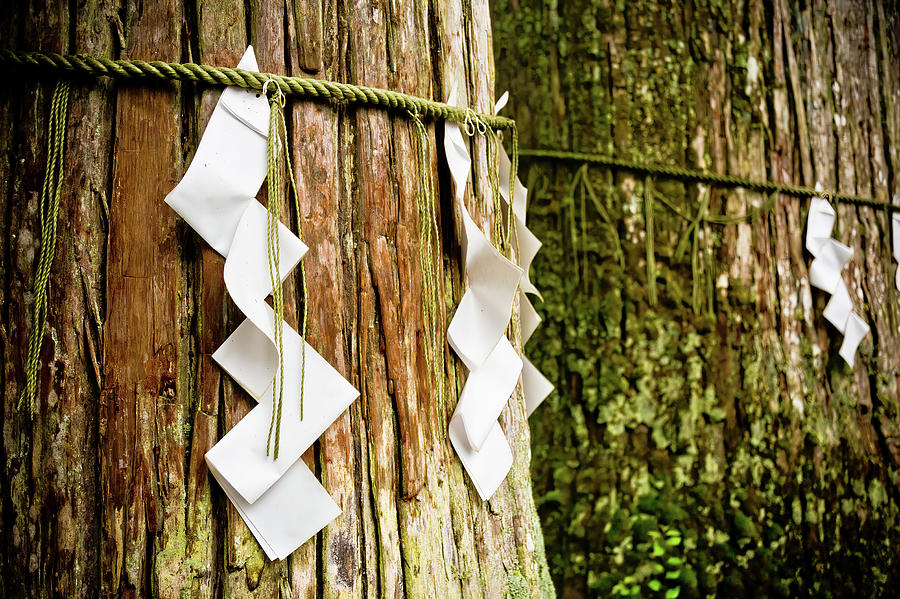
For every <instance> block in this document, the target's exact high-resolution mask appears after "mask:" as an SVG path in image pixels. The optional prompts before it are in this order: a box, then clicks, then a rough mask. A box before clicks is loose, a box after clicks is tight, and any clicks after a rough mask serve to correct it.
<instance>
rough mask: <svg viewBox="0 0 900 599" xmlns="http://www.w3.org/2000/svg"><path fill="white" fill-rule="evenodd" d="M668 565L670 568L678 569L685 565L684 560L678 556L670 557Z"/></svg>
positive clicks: (667, 561)
mask: <svg viewBox="0 0 900 599" xmlns="http://www.w3.org/2000/svg"><path fill="white" fill-rule="evenodd" d="M666 563H667V564H668V565H670V566H674V567H676V568H677V567H678V566H680V565H681V564H683V563H684V560H682V559H681V558H680V557H678V556H676V555H673V556H672V557H670V558H669V559H667V560H666Z"/></svg>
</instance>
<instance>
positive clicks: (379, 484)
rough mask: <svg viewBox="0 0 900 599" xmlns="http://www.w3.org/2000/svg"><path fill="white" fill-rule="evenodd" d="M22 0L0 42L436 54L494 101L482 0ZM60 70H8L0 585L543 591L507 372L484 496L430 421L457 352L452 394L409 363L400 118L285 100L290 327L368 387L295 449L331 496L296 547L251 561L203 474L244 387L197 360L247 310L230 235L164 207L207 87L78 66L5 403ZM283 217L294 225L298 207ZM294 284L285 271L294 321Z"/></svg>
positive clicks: (399, 82)
mask: <svg viewBox="0 0 900 599" xmlns="http://www.w3.org/2000/svg"><path fill="white" fill-rule="evenodd" d="M22 4H23V6H17V7H15V9H13V10H10V9H7V10H4V11H3V15H2V16H0V22H2V25H0V27H2V29H0V31H2V42H0V43H2V44H3V45H4V46H6V47H12V48H17V49H23V50H38V51H45V52H60V53H78V52H86V53H92V54H96V55H101V56H113V57H122V58H129V59H160V60H168V61H194V62H202V63H208V64H214V65H228V66H230V65H234V64H236V62H237V60H238V58H239V57H240V55H241V53H242V52H243V50H244V48H245V46H246V45H247V43H252V44H253V45H254V46H255V49H256V55H257V57H258V59H259V63H260V68H261V70H265V71H272V72H280V73H289V74H308V75H312V76H317V77H324V78H328V79H333V80H339V81H347V82H351V83H358V84H365V85H370V86H377V87H385V88H391V89H397V90H400V91H404V92H408V93H413V94H416V95H420V96H424V97H431V98H435V99H443V98H444V97H445V96H446V94H447V91H448V82H449V81H450V79H451V77H453V78H456V79H457V80H459V81H460V82H462V87H463V90H464V95H465V96H467V97H468V99H469V105H470V106H472V107H474V108H476V109H478V110H481V111H487V110H488V109H489V107H490V106H491V105H492V101H493V66H492V55H491V51H492V50H491V33H490V18H489V11H488V6H487V3H486V1H485V0H478V1H476V2H473V3H468V2H466V3H462V2H459V1H453V2H436V3H431V4H430V3H422V2H414V1H412V0H396V1H394V2H389V3H388V2H384V3H381V2H376V3H365V2H349V3H334V2H325V3H316V2H312V3H311V2H305V1H302V0H297V1H295V2H293V3H288V4H289V6H287V8H285V3H282V2H269V1H252V2H244V1H241V0H237V1H233V2H229V1H215V2H208V1H205V0H197V2H189V3H187V5H186V6H185V5H182V3H180V2H176V1H175V0H159V1H154V2H137V1H126V2H125V3H124V4H123V5H119V4H118V3H106V2H100V1H96V0H93V1H92V0H88V1H87V2H78V3H75V2H70V3H66V2H56V3H52V4H50V5H48V6H45V5H44V3H33V4H31V5H28V4H27V3H25V2H23V3H22ZM52 89H53V82H51V81H43V82H40V83H38V82H36V81H33V80H24V81H20V82H15V83H13V84H12V85H7V86H4V89H3V90H2V91H0V160H2V162H0V174H2V182H3V189H2V194H3V195H2V198H3V209H2V211H0V229H2V230H3V231H6V232H8V234H7V235H4V236H3V237H2V241H0V243H2V259H0V272H2V298H0V305H2V307H3V320H2V322H3V326H2V329H0V331H2V336H0V343H2V350H3V365H4V366H3V371H2V375H0V376H2V377H3V378H2V385H3V390H4V399H3V404H2V410H3V412H2V422H3V431H2V433H3V434H2V452H0V453H2V460H3V465H2V467H0V486H2V504H0V508H2V511H0V517H2V547H3V551H2V552H0V554H2V557H0V568H2V573H0V595H2V596H9V597H95V596H98V595H100V596H116V597H118V596H124V597H132V596H134V597H138V596H140V597H144V596H148V597H149V596H160V597H176V596H181V597H275V596H283V597H502V596H504V595H505V594H506V593H507V592H508V591H511V592H513V593H514V594H515V596H516V597H520V596H531V597H539V596H552V595H553V588H552V586H551V585H550V582H549V576H548V570H547V566H546V561H545V558H544V548H543V540H542V537H541V531H540V527H539V524H538V521H537V517H536V511H535V507H534V503H533V500H532V496H531V483H530V477H529V470H528V469H529V462H530V449H529V432H528V427H527V423H526V420H525V416H524V410H523V407H522V401H521V397H520V394H517V395H516V396H515V399H514V401H512V402H510V406H509V408H508V409H507V410H506V411H505V412H504V415H503V417H502V423H503V425H504V428H505V430H506V433H507V436H508V438H509V439H510V442H511V444H512V446H513V448H514V454H515V457H516V460H515V464H514V466H513V470H512V472H511V473H510V475H509V477H508V479H507V483H506V484H504V485H502V486H501V488H500V490H499V491H498V492H497V494H496V495H495V496H494V497H493V498H492V499H491V501H490V502H483V501H481V500H480V499H479V497H478V494H477V492H476V491H475V489H474V487H473V486H472V485H471V483H470V482H469V481H468V478H467V476H466V475H465V473H464V472H463V470H462V467H461V464H460V462H459V460H458V459H457V458H456V456H455V454H454V452H453V451H452V448H451V446H450V444H449V442H448V438H447V433H446V430H447V424H448V421H449V417H450V414H451V413H452V411H453V408H454V406H455V403H456V398H457V397H458V393H459V390H460V387H461V382H462V381H463V380H464V379H463V376H462V372H461V367H460V366H459V365H458V363H456V362H455V361H454V360H453V359H451V355H450V354H449V353H448V359H447V364H448V372H447V376H448V377H449V380H450V381H451V385H450V386H451V388H452V392H451V393H450V397H448V398H447V399H446V400H445V401H444V402H438V401H437V399H436V397H435V396H434V395H433V394H432V393H431V389H430V385H429V384H428V382H427V377H426V375H425V372H426V369H425V368H424V358H423V347H422V344H423V339H422V322H421V321H422V317H421V302H422V300H421V294H420V291H419V288H420V283H421V276H422V275H421V273H420V272H419V270H418V268H417V265H418V252H419V247H418V233H417V232H418V215H417V214H418V213H417V208H416V197H417V193H418V190H417V188H416V177H415V175H414V173H415V169H416V166H417V158H416V156H417V154H416V152H415V147H416V146H415V138H414V136H413V135H414V129H413V128H412V125H411V123H410V122H409V120H408V119H406V118H403V117H397V116H392V115H389V114H387V113H385V112H384V111H381V110H368V109H353V110H347V109H344V108H342V107H339V106H337V105H333V104H314V103H310V102H295V103H293V104H289V107H290V117H289V126H290V128H291V132H290V133H291V135H292V138H293V148H294V169H295V175H296V178H297V183H298V186H299V188H300V202H301V212H302V214H300V215H299V224H300V226H301V228H302V230H303V233H304V240H305V241H306V243H307V244H308V245H309V246H310V251H309V253H308V254H307V256H306V257H305V259H304V264H305V267H306V270H307V277H308V284H309V289H308V291H307V297H308V298H309V300H310V304H309V308H310V318H311V320H310V325H309V340H310V343H311V344H312V345H313V346H314V347H315V348H316V349H317V350H318V351H319V352H320V353H321V354H322V355H323V356H324V357H325V358H326V359H327V360H328V361H329V362H330V363H331V364H333V365H334V366H335V367H336V368H337V369H338V370H339V371H340V372H341V373H342V374H343V375H344V376H345V377H347V378H348V379H349V380H350V381H351V382H352V383H353V384H354V385H355V386H356V387H357V388H358V389H359V390H360V391H361V397H360V399H359V400H358V401H356V402H355V403H353V405H352V406H351V407H350V409H349V410H348V411H347V412H345V414H344V415H343V416H342V417H341V418H339V419H338V420H337V421H336V422H335V423H334V424H333V425H332V426H331V427H330V428H329V429H328V430H327V431H326V433H325V434H324V435H323V436H322V438H321V439H320V441H319V442H318V443H317V444H316V445H315V446H314V448H313V449H311V450H310V451H309V452H308V453H307V455H305V456H304V458H303V459H305V460H306V461H307V463H308V464H309V465H310V467H311V468H312V469H313V470H314V471H315V472H316V474H317V475H318V476H319V478H320V479H321V480H322V482H323V484H324V485H325V486H326V487H327V489H328V491H329V493H330V494H331V495H332V497H333V498H334V499H335V501H336V502H337V503H338V504H339V505H340V507H341V509H342V510H343V513H342V515H341V516H340V517H339V518H338V519H337V520H335V521H334V522H332V523H331V524H330V525H329V526H328V527H327V528H326V529H325V530H324V531H322V532H321V533H320V534H319V535H317V536H316V537H315V538H314V539H313V540H310V541H309V542H307V543H306V544H305V545H304V546H302V547H301V548H300V549H299V550H298V551H297V552H295V553H294V554H293V555H292V556H291V557H290V558H288V559H287V560H284V561H282V562H278V563H270V562H268V561H267V560H266V559H265V556H264V554H263V552H262V550H261V549H260V547H259V546H258V545H257V543H256V541H255V540H254V538H253V536H252V535H251V533H250V532H249V530H248V529H247V527H246V526H245V525H244V523H243V521H242V520H241V519H240V517H239V515H238V514H237V512H236V511H235V510H234V509H233V507H232V506H231V505H230V504H229V502H228V501H227V499H226V497H225V495H224V493H223V492H222V490H221V489H220V488H219V486H218V485H217V484H216V483H215V482H214V481H213V479H212V478H211V477H210V476H209V474H208V472H207V469H206V465H205V462H204V459H203V456H204V454H205V452H206V451H207V450H208V449H209V448H210V447H211V446H212V445H213V444H215V442H216V440H217V439H218V438H219V437H221V436H222V435H223V434H224V433H225V432H226V431H227V430H229V429H230V428H231V427H232V426H233V425H234V424H235V423H236V422H237V421H238V420H240V418H242V417H243V416H244V415H245V414H246V413H247V412H248V411H249V409H250V408H251V407H252V401H251V400H250V399H249V398H248V397H247V396H246V395H245V394H244V393H243V392H242V391H241V390H240V389H239V388H238V387H237V386H236V385H235V384H234V383H233V381H231V380H230V378H229V377H228V376H227V375H223V373H222V372H221V371H220V370H219V368H218V367H217V366H216V365H215V364H214V363H213V362H212V360H211V354H212V352H213V351H214V349H215V348H216V347H217V346H218V345H219V344H221V342H222V341H223V340H224V339H225V338H226V336H227V335H228V334H229V333H230V332H231V331H232V330H233V329H234V328H235V327H236V325H237V324H238V322H239V321H240V319H241V315H240V314H238V313H236V312H237V311H236V310H235V308H234V306H233V304H232V303H231V301H230V300H229V299H228V296H227V294H226V293H225V292H224V284H223V279H222V267H223V260H222V258H221V257H219V256H218V255H217V254H216V253H215V252H214V251H213V250H211V249H210V248H208V247H207V246H206V245H205V244H203V243H202V242H201V241H200V240H199V239H198V237H197V236H196V234H195V233H194V232H193V231H192V230H191V229H190V228H189V227H188V226H186V225H185V224H184V223H183V222H181V221H180V219H179V218H178V217H177V216H176V215H175V213H174V212H173V211H172V210H170V209H169V208H168V207H167V206H165V205H164V204H163V198H164V197H165V195H166V193H167V192H168V191H169V190H171V189H172V187H174V185H175V183H176V182H177V181H178V179H179V178H180V177H181V175H182V173H183V172H184V169H185V168H186V166H187V164H188V163H189V161H190V158H191V156H192V154H193V152H194V150H195V149H196V145H197V142H198V140H199V136H200V134H201V132H202V130H203V127H204V126H205V123H206V121H207V119H208V118H209V115H210V113H211V111H212V108H213V106H214V104H215V101H216V99H217V97H218V92H217V91H211V90H202V89H200V88H195V87H192V86H187V85H176V84H170V85H154V86H150V85H124V84H115V83H112V82H109V81H100V82H90V83H78V84H76V85H75V87H74V93H73V98H72V103H71V115H70V117H69V127H68V138H67V142H66V153H65V159H66V163H65V164H66V166H65V183H64V187H63V193H62V203H61V214H60V222H61V229H60V233H59V239H58V245H57V251H56V261H55V268H54V271H53V276H52V291H51V295H50V315H49V323H48V330H47V333H46V335H45V336H44V340H43V349H42V362H43V364H44V365H45V366H44V367H43V368H42V371H41V384H42V394H41V398H40V402H39V407H38V410H37V414H36V416H35V419H34V420H33V421H30V420H28V419H27V418H26V417H25V416H24V415H23V414H22V413H21V412H20V411H19V410H17V408H16V404H17V401H18V396H19V392H20V389H21V388H22V383H23V375H22V365H23V361H24V348H25V346H26V341H27V337H28V332H29V328H30V312H31V298H30V295H29V294H30V283H31V273H32V269H33V264H34V257H35V255H36V251H37V248H38V247H39V237H40V235H39V228H38V219H37V205H38V204H37V197H38V194H39V190H40V187H41V182H42V177H43V169H44V157H45V154H46V150H45V144H46V139H45V136H46V125H45V122H46V115H47V111H48V107H49V95H50V93H51V92H52ZM429 131H430V136H431V147H432V164H431V165H430V168H432V169H433V170H434V171H435V174H436V175H438V174H440V177H438V176H436V177H435V180H436V181H437V182H438V183H437V184H438V185H439V188H440V190H439V191H440V194H439V197H440V201H441V215H440V216H441V220H442V229H441V230H442V234H441V241H442V248H441V249H442V263H443V269H442V271H443V272H442V282H443V287H444V298H445V300H446V305H445V306H444V311H445V312H447V311H449V310H450V309H452V306H453V305H455V302H456V301H458V299H459V297H460V296H461V294H462V291H463V289H462V285H461V282H460V272H459V253H460V250H459V247H458V245H457V242H456V240H455V236H454V233H453V223H452V213H451V212H450V211H449V208H448V206H449V198H450V196H449V184H448V180H449V178H448V177H447V176H445V171H444V169H443V167H442V166H441V167H439V164H442V162H441V163H439V162H438V158H437V153H436V151H435V150H434V148H435V147H436V143H435V142H436V139H435V130H434V128H433V127H432V128H430V130H429ZM478 151H480V152H482V153H483V151H484V148H483V144H482V146H479V147H478ZM475 162H476V164H477V165H476V167H475V169H476V170H475V172H476V177H475V180H474V184H473V188H474V190H475V193H476V194H479V195H481V194H483V193H484V191H485V189H487V187H486V185H485V181H486V178H485V177H486V173H485V171H484V169H483V167H482V166H481V165H480V164H478V161H477V160H476V161H475ZM470 201H471V204H472V207H473V208H474V207H475V205H476V202H475V201H474V199H472V197H471V196H470ZM481 215H482V217H483V219H484V224H487V223H488V222H489V220H490V218H491V215H490V213H484V212H482V213H481ZM284 218H285V220H286V221H288V222H293V223H294V225H295V226H296V223H297V221H298V215H295V214H292V213H289V212H286V213H285V214H284ZM297 291H298V290H297V289H296V288H295V287H290V288H289V289H288V290H287V292H286V297H287V305H288V310H287V312H288V320H289V322H292V323H296V318H297V303H298V302H297ZM297 501H298V509H299V506H301V505H302V501H303V498H302V497H298V498H297Z"/></svg>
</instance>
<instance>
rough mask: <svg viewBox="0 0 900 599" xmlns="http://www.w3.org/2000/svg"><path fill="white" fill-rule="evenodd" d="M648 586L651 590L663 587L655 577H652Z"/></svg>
mask: <svg viewBox="0 0 900 599" xmlns="http://www.w3.org/2000/svg"><path fill="white" fill-rule="evenodd" d="M647 586H648V587H650V590H651V591H658V590H660V589H662V583H661V582H660V581H658V580H656V579H655V578H653V579H651V580H650V582H648V583H647Z"/></svg>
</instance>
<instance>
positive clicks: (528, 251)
mask: <svg viewBox="0 0 900 599" xmlns="http://www.w3.org/2000/svg"><path fill="white" fill-rule="evenodd" d="M507 100H508V92H505V93H504V94H503V96H501V97H500V101H498V102H497V105H498V106H500V107H501V108H502V107H503V106H505V105H506V101H507ZM497 110H499V109H497ZM511 168H512V165H511V163H510V160H509V156H508V155H507V154H506V150H504V149H503V148H502V147H501V148H500V157H499V169H498V170H499V176H500V195H501V196H502V197H503V199H504V200H505V202H507V206H508V205H509V204H508V202H509V174H510V169H511ZM514 187H515V191H514V193H513V204H512V207H513V218H514V219H515V225H516V235H514V236H513V239H514V240H515V242H516V244H517V249H518V256H519V266H520V267H521V268H522V270H523V271H524V272H525V274H524V276H523V277H522V282H521V283H520V285H519V289H520V290H521V291H520V293H519V321H520V325H521V327H522V345H523V346H524V345H525V344H526V343H528V340H529V339H530V338H531V335H532V334H533V333H534V331H535V330H536V329H537V327H538V325H539V324H540V323H541V317H540V316H539V315H538V313H537V311H535V309H534V306H533V305H532V304H531V300H530V299H529V298H528V296H527V295H526V294H528V293H530V294H533V295H536V296H537V297H538V298H540V299H541V301H543V299H544V298H543V296H542V295H541V292H540V291H539V290H538V288H537V287H535V286H534V284H533V283H532V282H531V279H530V278H529V271H530V269H531V262H532V261H533V260H534V257H535V256H536V255H537V253H538V250H540V249H541V241H540V240H539V239H538V238H537V237H536V236H535V235H534V233H532V232H531V230H530V229H528V227H526V226H525V216H526V210H527V207H528V206H527V202H528V190H527V189H526V188H525V186H524V185H522V182H521V181H520V180H519V178H518V176H517V177H516V180H515V182H514ZM522 360H523V367H522V393H523V395H524V396H525V411H526V414H527V415H528V416H531V414H532V412H534V410H535V409H536V408H537V407H538V406H539V405H541V403H543V401H544V400H545V399H546V398H547V396H548V395H550V393H551V392H552V391H553V383H551V382H550V381H549V380H547V378H546V377H545V376H544V375H543V374H541V372H540V371H539V370H538V369H537V368H535V366H534V364H532V363H531V362H530V361H529V360H528V358H525V357H524V356H523V358H522Z"/></svg>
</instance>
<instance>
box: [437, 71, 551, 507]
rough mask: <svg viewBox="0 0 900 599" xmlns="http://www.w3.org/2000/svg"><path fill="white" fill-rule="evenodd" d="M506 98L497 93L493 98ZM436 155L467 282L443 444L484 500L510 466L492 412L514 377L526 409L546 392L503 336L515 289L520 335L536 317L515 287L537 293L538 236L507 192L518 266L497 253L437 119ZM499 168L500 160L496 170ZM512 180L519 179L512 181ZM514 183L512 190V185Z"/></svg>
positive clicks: (462, 147) (521, 204) (462, 149)
mask: <svg viewBox="0 0 900 599" xmlns="http://www.w3.org/2000/svg"><path fill="white" fill-rule="evenodd" d="M507 97H508V96H505V95H504V97H503V98H501V102H503V101H504V99H505V98H507ZM456 100H457V98H456V87H455V86H454V87H453V89H452V91H451V92H450V97H449V99H448V103H449V104H455V103H456ZM500 106H501V104H500V103H498V107H500ZM444 153H445V155H446V158H447V164H448V166H449V168H450V174H451V178H452V180H453V184H454V188H455V196H454V198H455V200H454V209H455V212H456V215H457V220H458V221H459V223H460V224H461V227H460V234H461V236H460V239H461V245H462V248H463V254H464V256H465V277H466V279H467V281H468V289H467V290H466V292H465V293H464V294H463V297H462V299H461V300H460V302H459V305H458V306H457V309H456V313H455V314H454V316H453V320H452V321H451V322H450V325H449V327H448V329H447V339H448V341H449V343H450V345H451V347H452V348H453V350H454V351H455V352H456V354H457V355H458V356H459V358H460V359H461V360H462V362H463V364H465V366H466V368H468V369H469V376H468V378H467V379H466V383H465V385H464V386H463V390H462V393H461V394H460V397H459V403H458V404H457V406H456V410H455V411H454V413H453V417H452V418H451V420H450V427H449V429H450V430H449V433H450V442H451V443H452V444H453V448H454V449H455V450H456V453H457V454H458V455H459V458H460V460H461V461H462V463H463V467H465V469H466V472H467V473H468V474H469V477H470V478H471V479H472V482H473V484H474V485H475V488H476V489H477V491H478V494H479V495H480V496H481V498H482V499H485V500H486V499H489V498H490V497H491V496H492V495H493V494H494V492H495V491H496V490H497V488H498V487H499V486H500V483H502V482H503V479H504V478H506V475H507V473H508V472H509V469H510V467H511V466H512V462H513V456H512V450H511V448H510V446H509V442H508V441H507V440H506V436H505V435H504V434H503V429H502V428H501V427H500V423H499V422H498V418H499V417H500V414H501V413H502V412H503V408H504V407H505V406H506V403H507V401H508V400H509V397H510V396H511V395H512V393H513V391H514V390H515V388H516V384H517V383H518V381H519V376H520V375H521V376H522V377H523V387H525V386H530V389H531V390H532V392H531V395H530V397H531V399H532V404H533V405H528V412H529V413H530V412H531V411H532V410H533V409H534V407H536V406H537V405H538V404H539V403H540V401H542V400H543V398H544V397H546V395H547V394H548V393H549V390H547V389H546V387H547V386H549V387H550V389H552V385H550V384H549V382H547V381H546V379H544V378H543V376H541V375H540V373H539V372H538V371H537V369H535V368H534V366H532V365H531V363H530V362H528V361H527V360H523V358H522V357H521V356H519V353H518V352H517V351H516V349H515V348H514V347H513V346H512V344H511V343H510V342H509V340H508V339H507V338H506V329H507V326H508V325H509V319H510V317H511V315H512V309H513V303H514V301H515V299H516V296H517V294H518V295H519V296H520V301H521V304H522V313H523V317H522V318H523V324H522V327H523V336H524V337H525V338H526V339H527V336H530V335H531V333H532V332H533V331H534V328H535V327H536V326H537V323H538V322H540V318H539V317H538V316H537V313H535V312H534V308H533V307H532V306H531V304H530V302H529V301H528V299H527V297H526V296H525V295H524V293H522V292H521V291H520V289H524V290H527V291H529V292H532V293H537V289H536V288H535V287H534V286H533V285H532V284H531V282H530V281H529V280H528V278H527V270H528V265H529V264H530V263H531V260H532V259H533V257H534V255H535V254H536V253H537V250H538V249H539V248H540V241H538V240H537V238H536V237H534V235H532V234H531V232H530V231H528V230H527V229H526V228H525V193H526V192H525V188H524V187H522V188H521V193H516V194H514V198H513V211H514V214H515V219H516V226H517V229H516V232H517V238H518V241H517V243H518V244H519V254H520V257H521V264H519V265H517V264H514V263H513V262H511V261H510V260H508V259H507V258H506V257H505V256H503V255H502V254H501V253H500V252H499V251H497V249H496V248H495V247H494V246H493V245H492V244H491V242H490V240H489V238H488V237H487V235H485V233H484V232H483V231H482V230H481V229H480V228H479V227H478V225H477V224H476V223H475V221H474V220H472V217H471V216H470V215H469V212H468V210H467V209H466V206H465V201H464V198H465V190H466V183H467V181H468V178H469V171H470V168H471V158H470V157H469V151H468V148H467V146H466V141H465V139H464V138H463V136H462V132H461V130H460V128H459V126H458V125H456V124H455V123H451V122H447V123H445V125H444ZM503 156H504V157H505V154H503ZM502 168H503V167H502V165H501V171H502ZM501 178H502V172H501ZM506 181H507V184H506V185H505V187H506V188H508V187H509V185H508V181H509V160H508V158H507V159H506ZM517 184H518V186H520V185H521V184H519V183H518V181H517ZM518 186H517V190H516V191H517V192H519V191H520V190H519V189H518ZM508 196H509V193H508V190H507V193H506V197H507V198H508ZM507 201H508V200H507ZM497 217H498V218H499V217H500V216H499V215H497ZM526 403H527V399H526Z"/></svg>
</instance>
